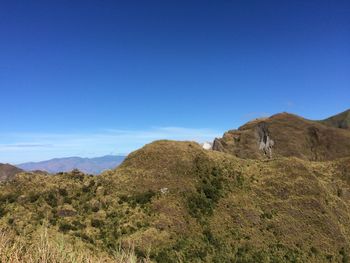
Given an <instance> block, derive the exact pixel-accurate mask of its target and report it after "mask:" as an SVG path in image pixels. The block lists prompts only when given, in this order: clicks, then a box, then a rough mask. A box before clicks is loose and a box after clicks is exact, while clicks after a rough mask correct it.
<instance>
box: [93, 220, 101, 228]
mask: <svg viewBox="0 0 350 263" xmlns="http://www.w3.org/2000/svg"><path fill="white" fill-rule="evenodd" d="M91 226H92V227H96V228H100V227H102V226H103V221H102V220H99V219H91Z"/></svg>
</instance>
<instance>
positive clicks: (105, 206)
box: [0, 141, 350, 263]
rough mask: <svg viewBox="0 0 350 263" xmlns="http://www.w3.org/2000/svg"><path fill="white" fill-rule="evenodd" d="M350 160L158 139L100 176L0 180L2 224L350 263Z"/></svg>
mask: <svg viewBox="0 0 350 263" xmlns="http://www.w3.org/2000/svg"><path fill="white" fill-rule="evenodd" d="M349 178H350V159H349V158H345V159H340V160H337V161H333V162H322V163H321V162H308V161H303V160H300V159H297V158H279V159H271V160H265V161H264V160H262V161H258V160H254V161H253V160H243V159H239V158H236V157H234V156H232V155H230V154H225V153H222V152H216V151H206V150H203V149H202V148H201V147H200V146H199V145H198V144H197V143H194V142H173V141H158V142H155V143H152V144H149V145H146V146H145V147H144V148H142V149H140V150H138V151H136V152H134V153H132V154H130V155H129V157H128V158H127V159H126V160H125V161H124V163H123V164H122V165H121V166H120V167H119V168H118V169H116V170H115V171H110V172H106V173H104V174H102V175H101V176H98V177H93V176H86V175H84V174H82V173H79V172H78V171H74V172H72V173H62V174H58V175H54V176H45V175H33V174H21V175H19V176H17V177H16V178H15V180H13V181H10V182H6V183H3V184H2V185H1V186H0V225H1V226H2V227H6V228H8V229H10V231H13V232H14V233H16V234H17V235H18V236H19V237H26V238H27V239H28V240H31V239H32V238H31V237H32V236H33V237H34V236H35V233H36V231H37V229H39V228H40V227H41V226H42V225H43V224H45V222H47V228H48V231H49V233H52V236H55V235H63V236H64V237H65V238H66V239H67V240H68V241H67V242H68V243H69V244H71V245H72V246H75V244H84V249H86V250H88V251H93V253H102V254H101V255H105V254H108V255H109V256H111V255H113V254H114V252H115V251H118V249H120V248H121V249H128V248H130V247H134V248H135V254H136V255H137V257H138V258H139V260H142V259H147V258H149V259H150V260H151V261H153V262H162V263H163V262H342V261H343V262H347V260H348V253H349V249H350V248H349V243H350V242H349V238H350V213H349V212H348V211H349V201H350V200H349V199H350V186H349V183H350V179H349Z"/></svg>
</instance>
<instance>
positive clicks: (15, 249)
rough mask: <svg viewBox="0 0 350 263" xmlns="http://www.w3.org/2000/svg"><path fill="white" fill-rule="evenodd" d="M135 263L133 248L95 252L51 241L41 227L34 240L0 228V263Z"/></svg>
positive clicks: (44, 229)
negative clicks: (111, 251)
mask: <svg viewBox="0 0 350 263" xmlns="http://www.w3.org/2000/svg"><path fill="white" fill-rule="evenodd" d="M102 262H103V263H109V262H113V263H137V262H144V263H146V262H150V261H149V260H142V261H138V260H137V257H136V256H135V253H134V250H133V249H132V248H130V249H128V250H122V249H120V250H119V251H116V252H115V254H114V255H113V256H110V255H107V254H103V253H99V254H98V255H96V254H94V253H93V252H92V251H90V250H89V249H83V248H79V247H75V246H72V245H70V244H69V243H67V242H65V241H64V239H63V238H62V239H61V240H59V241H57V240H51V239H50V238H49V236H48V232H47V229H46V228H43V229H42V230H41V233H40V237H39V238H38V239H37V240H31V242H30V243H28V242H27V241H24V240H23V239H21V238H20V237H18V236H16V235H14V234H13V233H11V232H9V231H7V230H2V229H0V263H102Z"/></svg>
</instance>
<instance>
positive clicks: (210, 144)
mask: <svg viewBox="0 0 350 263" xmlns="http://www.w3.org/2000/svg"><path fill="white" fill-rule="evenodd" d="M202 147H203V149H205V150H211V149H212V148H213V144H212V143H211V142H205V143H203V144H202Z"/></svg>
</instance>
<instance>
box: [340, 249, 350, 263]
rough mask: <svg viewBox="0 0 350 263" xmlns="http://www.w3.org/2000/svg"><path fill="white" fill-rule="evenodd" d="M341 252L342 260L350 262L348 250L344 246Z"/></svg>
mask: <svg viewBox="0 0 350 263" xmlns="http://www.w3.org/2000/svg"><path fill="white" fill-rule="evenodd" d="M339 254H340V255H341V256H342V262H343V263H349V262H350V257H349V254H348V252H347V251H346V250H345V248H344V247H342V248H341V250H340V251H339Z"/></svg>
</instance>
